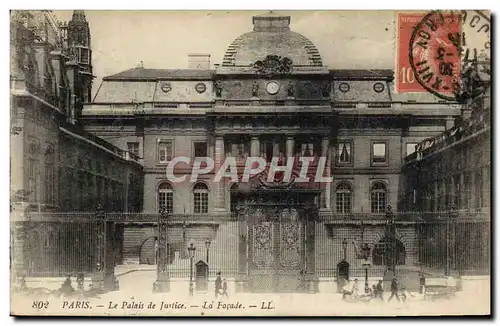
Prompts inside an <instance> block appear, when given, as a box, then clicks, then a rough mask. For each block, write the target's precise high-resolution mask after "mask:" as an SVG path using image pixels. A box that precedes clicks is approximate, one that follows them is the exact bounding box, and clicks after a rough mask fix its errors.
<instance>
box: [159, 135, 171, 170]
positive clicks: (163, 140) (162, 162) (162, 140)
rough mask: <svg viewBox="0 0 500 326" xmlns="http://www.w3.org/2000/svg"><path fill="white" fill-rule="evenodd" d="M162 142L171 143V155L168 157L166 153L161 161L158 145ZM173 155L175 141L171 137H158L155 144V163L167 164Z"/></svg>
mask: <svg viewBox="0 0 500 326" xmlns="http://www.w3.org/2000/svg"><path fill="white" fill-rule="evenodd" d="M162 143H171V144H172V154H171V157H170V159H168V155H165V156H166V159H167V160H166V161H161V160H160V146H161V144H162ZM174 156H175V142H174V140H173V139H164V138H161V139H158V141H157V144H156V163H157V164H168V163H169V162H170V161H171V160H172V159H173V158H174Z"/></svg>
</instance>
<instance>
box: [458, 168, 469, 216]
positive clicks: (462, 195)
mask: <svg viewBox="0 0 500 326" xmlns="http://www.w3.org/2000/svg"><path fill="white" fill-rule="evenodd" d="M465 188H466V187H465V182H464V173H463V172H462V173H460V193H459V194H458V195H459V196H460V207H458V208H459V209H460V208H466V206H467V203H466V202H465V199H466V198H467V196H466V195H465Z"/></svg>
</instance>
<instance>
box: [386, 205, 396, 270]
mask: <svg viewBox="0 0 500 326" xmlns="http://www.w3.org/2000/svg"><path fill="white" fill-rule="evenodd" d="M385 217H386V222H387V223H386V236H387V237H388V238H389V242H390V243H389V245H390V257H389V262H388V264H387V265H388V266H387V269H388V270H391V271H392V273H393V274H394V276H396V230H395V224H394V213H393V212H392V209H391V205H387V211H386V213H385Z"/></svg>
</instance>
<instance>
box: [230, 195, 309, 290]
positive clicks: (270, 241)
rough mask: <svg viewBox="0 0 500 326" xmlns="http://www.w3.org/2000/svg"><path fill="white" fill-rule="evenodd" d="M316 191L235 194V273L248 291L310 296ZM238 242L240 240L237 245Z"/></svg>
mask: <svg viewBox="0 0 500 326" xmlns="http://www.w3.org/2000/svg"><path fill="white" fill-rule="evenodd" d="M316 196H317V192H315V191H311V190H307V191H303V190H291V189H288V190H263V189H259V190H258V191H252V192H237V193H236V195H235V196H234V198H233V199H234V200H237V201H238V204H237V205H236V210H237V212H238V214H239V217H240V223H243V224H242V225H243V228H240V237H241V239H240V245H239V246H240V248H239V255H240V257H239V260H240V261H243V262H244V263H243V264H239V268H240V272H244V273H246V290H247V291H251V292H306V291H313V292H314V291H315V284H311V283H313V281H314V280H315V279H316V277H315V276H316V275H315V269H314V259H313V258H312V259H309V260H308V259H307V257H314V223H315V220H316V217H317V209H316V204H315V198H316ZM241 240H242V241H241Z"/></svg>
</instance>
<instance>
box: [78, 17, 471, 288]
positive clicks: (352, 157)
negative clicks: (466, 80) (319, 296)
mask: <svg viewBox="0 0 500 326" xmlns="http://www.w3.org/2000/svg"><path fill="white" fill-rule="evenodd" d="M290 22H291V18H290V17H288V16H280V15H274V14H269V15H263V16H255V17H253V25H254V28H253V30H252V31H249V32H248V33H245V34H243V35H240V36H238V37H237V38H236V39H235V40H234V41H233V42H232V43H231V44H230V45H229V46H228V48H227V50H226V52H225V55H224V59H223V62H222V63H221V64H217V65H215V67H213V66H212V64H211V62H210V55H208V54H195V55H190V56H189V58H188V61H189V67H188V69H174V70H168V69H148V68H144V67H142V66H139V67H136V68H133V69H129V70H126V71H123V72H121V73H118V74H115V75H112V76H107V77H104V78H103V81H102V84H101V85H100V86H99V90H98V92H97V94H96V96H95V97H94V99H93V100H92V102H91V103H85V104H84V108H83V111H82V114H81V118H80V121H81V122H82V123H83V124H84V126H85V129H86V130H87V131H89V132H90V133H92V134H95V135H96V136H98V137H101V138H103V139H105V140H107V141H109V142H110V143H112V144H113V145H115V146H117V147H119V148H121V149H123V150H128V151H130V152H132V153H135V154H137V155H138V157H139V161H140V163H141V164H142V165H143V167H144V172H145V176H144V190H143V203H144V206H143V215H144V214H157V213H158V212H160V211H161V210H162V208H163V207H164V208H165V212H166V213H167V215H168V216H170V217H169V218H170V219H171V220H173V221H174V220H179V221H182V222H179V224H175V223H174V222H172V223H173V224H172V225H171V227H170V228H169V236H168V240H167V241H168V248H169V259H167V260H168V264H169V267H168V268H169V269H170V271H171V273H173V274H175V273H176V272H177V271H181V270H184V269H186V268H188V267H187V266H188V265H186V264H187V262H186V260H187V259H186V256H185V255H186V250H185V248H186V247H187V245H188V244H189V243H194V244H196V246H197V247H198V248H204V243H205V242H206V240H207V239H209V240H210V241H211V242H212V246H211V250H210V256H209V257H210V258H209V260H210V266H211V270H212V271H215V270H222V271H224V272H225V273H226V274H230V275H231V276H234V277H235V278H236V279H237V280H238V281H241V282H240V283H242V284H244V285H245V286H248V287H250V288H251V289H254V290H257V291H258V290H264V289H266V288H267V289H274V290H283V291H286V290H290V289H285V287H287V286H288V287H293V286H295V285H297V284H295V283H296V282H298V281H297V280H298V279H300V277H299V276H300V275H306V276H307V278H308V280H310V281H311V282H310V284H317V282H316V281H317V280H318V279H319V278H320V277H333V276H335V275H337V274H336V273H337V271H336V268H337V264H338V263H339V262H340V261H342V257H343V253H342V242H343V240H344V239H345V241H347V242H348V245H347V248H346V249H345V251H344V259H346V260H347V261H348V262H349V264H350V265H351V269H352V270H354V271H356V270H362V264H363V258H362V257H361V256H362V255H360V254H359V248H360V247H361V245H364V244H366V245H367V246H368V247H369V248H371V257H372V265H373V268H371V269H370V273H372V274H373V275H378V274H379V273H382V272H383V271H384V268H385V267H384V265H385V264H386V262H387V257H386V256H387V252H386V249H385V248H386V242H387V239H386V238H387V236H386V233H385V232H386V231H385V230H386V228H385V222H384V221H383V220H384V219H385V217H386V215H387V214H391V213H392V212H388V211H387V210H388V207H389V206H391V207H393V210H394V211H395V210H396V208H397V207H398V202H399V194H400V192H401V190H400V171H401V167H402V165H403V164H404V158H405V157H407V156H408V155H411V154H412V153H413V152H414V151H415V147H416V145H417V144H419V143H420V142H422V141H424V140H425V139H428V138H430V137H434V136H437V135H440V134H441V133H442V132H444V131H445V130H447V129H449V128H451V127H452V126H453V124H454V121H455V119H456V117H458V116H460V114H461V109H462V106H461V105H459V104H458V103H453V102H449V101H440V100H438V98H437V97H435V96H433V95H432V94H430V93H405V94H397V93H394V92H393V91H392V90H393V89H394V76H393V72H392V71H391V70H339V69H329V68H328V67H327V66H326V65H325V64H324V63H323V61H322V59H321V55H320V53H319V51H318V50H317V48H316V47H315V46H314V44H313V43H312V42H311V41H310V40H309V39H308V38H306V37H305V36H303V35H301V34H299V33H296V32H293V31H292V30H291V29H290ZM179 156H187V157H190V158H194V157H200V156H208V157H211V158H213V160H214V162H215V171H217V168H218V167H220V166H222V164H223V162H224V160H225V158H227V157H234V158H235V159H236V161H237V162H238V171H240V170H241V169H243V168H244V166H245V159H246V158H247V157H250V156H252V157H255V156H259V157H262V158H264V159H265V160H266V161H268V162H269V161H270V160H271V158H272V157H281V158H282V159H283V161H281V162H285V161H287V160H289V159H291V158H298V157H307V156H309V157H316V158H318V157H326V158H327V159H326V161H325V167H326V169H325V170H326V172H325V173H326V174H325V176H331V177H332V178H333V181H332V182H326V183H315V182H310V183H308V184H306V185H300V184H297V183H294V184H292V185H289V186H288V187H284V186H283V184H281V183H280V182H275V183H271V184H269V183H262V182H259V181H255V182H247V183H243V182H234V180H233V181H231V180H229V179H228V178H225V179H222V181H221V182H213V178H214V173H209V174H203V175H200V177H199V178H197V180H196V182H191V181H190V178H189V175H190V174H191V171H192V167H193V163H194V162H193V160H191V161H190V162H189V164H177V165H176V166H175V169H174V173H175V174H176V175H185V174H186V175H188V178H186V180H185V181H183V182H180V183H174V182H172V181H171V180H169V179H168V178H167V176H166V168H167V166H168V163H169V162H170V161H172V160H173V159H174V158H176V157H179ZM239 181H241V180H239ZM133 218H134V217H132V218H131V219H132V220H133ZM297 222H298V223H297ZM156 234H157V232H156V229H155V224H154V223H152V222H147V221H144V220H141V218H140V217H139V215H137V218H136V221H135V222H134V223H132V224H130V225H128V226H126V227H125V230H124V259H130V260H136V261H139V262H144V263H147V262H148V261H149V262H150V263H155V262H156V258H155V257H156V254H155V250H154V248H155V241H156V240H155V239H156V238H155V235H156ZM396 239H397V241H396V247H397V252H398V254H397V257H398V258H397V259H396V260H397V262H396V263H397V265H400V266H399V268H401V269H403V268H409V269H418V266H419V265H420V263H421V259H420V253H419V250H418V243H419V242H418V241H419V236H418V235H417V231H416V228H415V226H414V225H413V224H411V223H409V222H408V223H402V224H401V225H400V227H399V228H398V230H397V233H396ZM353 243H354V245H352V244H353ZM229 248H233V249H234V250H233V251H236V252H235V254H234V255H227V254H226V253H227V252H228V250H229ZM236 248H237V250H236ZM286 248H291V249H286ZM198 259H199V260H205V258H204V253H203V250H198V251H197V253H196V260H198ZM270 267H272V270H273V271H276V272H275V273H272V275H270V274H269V273H268V272H266V271H269V268H270ZM301 272H302V274H300V273H301ZM287 284H288V285H287ZM312 287H314V285H312Z"/></svg>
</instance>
